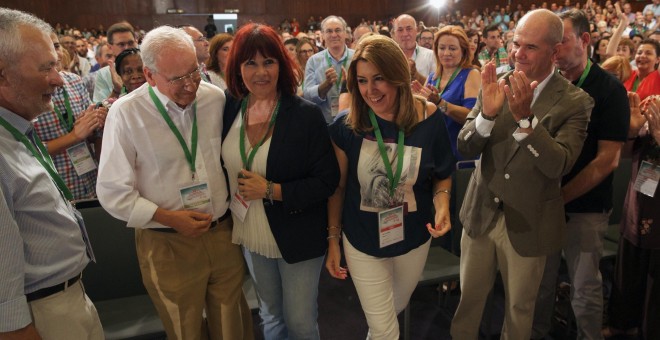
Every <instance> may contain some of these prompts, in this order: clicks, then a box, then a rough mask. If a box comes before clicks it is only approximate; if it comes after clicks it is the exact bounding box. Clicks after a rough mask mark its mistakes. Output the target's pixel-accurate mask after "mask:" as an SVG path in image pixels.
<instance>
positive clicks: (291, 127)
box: [222, 24, 339, 339]
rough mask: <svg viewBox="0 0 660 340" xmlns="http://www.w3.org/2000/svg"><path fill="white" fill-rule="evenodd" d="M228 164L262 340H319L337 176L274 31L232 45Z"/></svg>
mask: <svg viewBox="0 0 660 340" xmlns="http://www.w3.org/2000/svg"><path fill="white" fill-rule="evenodd" d="M226 71H227V74H226V80H227V90H228V95H227V102H226V105H225V111H224V118H223V145H222V159H223V160H224V165H225V167H226V169H227V174H228V178H229V186H230V192H231V194H232V202H231V209H232V216H233V218H234V229H233V234H232V242H234V243H236V244H240V245H241V246H242V248H243V254H244V256H245V260H246V262H247V265H248V268H249V270H250V275H251V276H252V279H253V280H254V283H255V286H256V290H257V296H258V297H259V315H260V316H261V319H262V327H263V332H264V338H265V339H319V338H320V337H319V331H318V324H317V316H318V306H317V295H318V283H319V275H320V272H321V267H322V265H323V257H324V256H325V252H326V249H327V240H326V238H327V236H328V231H327V230H326V229H327V216H328V215H327V199H328V197H329V196H330V195H332V193H333V192H334V191H335V188H336V187H337V183H338V182H339V168H338V165H337V159H336V158H335V154H334V152H332V144H331V143H330V138H329V135H328V130H327V126H326V123H325V119H324V118H323V114H322V113H321V110H320V109H319V108H318V107H317V106H315V105H314V104H312V103H310V102H308V101H306V100H304V99H302V98H300V97H298V96H296V95H295V94H296V88H297V86H298V83H299V82H300V78H301V76H302V72H301V70H300V67H299V66H298V64H297V63H296V62H295V61H294V60H293V59H292V58H291V57H290V55H289V54H288V53H287V50H286V48H285V47H284V45H283V44H282V41H281V39H280V38H279V36H278V35H277V33H276V32H275V31H274V30H273V29H272V28H270V27H268V26H265V25H260V24H249V25H246V26H244V27H243V28H241V29H240V30H239V31H238V32H237V33H236V36H235V37H234V44H233V46H232V49H231V51H230V55H229V60H228V63H227V67H226Z"/></svg>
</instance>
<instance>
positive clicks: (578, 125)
mask: <svg viewBox="0 0 660 340" xmlns="http://www.w3.org/2000/svg"><path fill="white" fill-rule="evenodd" d="M562 35H563V25H562V21H561V20H560V19H559V18H558V17H557V16H556V15H555V14H554V13H552V12H550V11H547V10H536V11H532V12H529V13H528V14H527V15H525V16H524V17H523V18H522V19H521V20H520V21H519V23H518V25H517V27H516V33H515V35H514V38H513V40H514V47H513V51H512V52H513V53H514V54H515V58H516V63H515V70H514V71H512V72H509V73H507V74H505V75H504V76H503V77H502V78H500V79H497V76H496V73H495V64H494V63H492V62H490V63H488V64H486V65H485V67H484V70H483V72H482V91H481V94H480V95H479V98H478V100H477V104H476V105H475V106H474V109H473V110H472V112H470V114H469V115H468V117H467V121H466V123H465V126H464V127H463V129H462V130H461V132H460V133H459V136H458V150H459V152H460V153H461V154H462V155H463V156H465V157H467V158H476V157H478V156H481V160H480V161H479V164H478V166H477V169H476V170H475V172H474V174H473V176H472V179H471V180H470V184H469V186H468V189H467V193H466V196H465V201H464V203H463V207H462V208H461V212H460V218H461V222H462V223H463V225H464V228H465V229H464V234H463V238H462V240H461V252H462V256H461V269H460V270H461V290H462V295H461V301H460V303H459V305H458V309H457V310H456V315H455V316H454V320H453V322H452V327H451V334H452V336H453V337H454V338H455V339H477V336H478V331H479V323H480V321H481V316H482V312H483V307H484V304H485V301H486V298H487V296H488V293H489V291H490V286H491V285H492V283H493V282H494V280H495V275H496V273H497V270H498V268H499V270H500V272H501V274H502V278H503V280H504V286H505V290H506V303H505V306H506V307H505V320H504V328H503V330H502V339H529V338H530V335H531V325H532V316H533V312H534V302H535V299H536V294H537V291H538V288H539V284H540V281H541V277H542V276H543V267H544V265H545V256H546V255H547V254H550V253H553V252H556V251H557V250H558V249H559V248H560V246H561V240H562V235H563V233H564V229H565V228H566V222H565V219H564V202H563V200H562V197H561V191H560V185H561V178H562V176H563V175H565V174H566V173H568V171H569V170H570V169H571V167H572V166H573V163H575V160H576V159H577V157H578V155H579V153H580V150H581V148H582V143H583V142H584V139H585V137H586V129H587V124H588V122H589V115H590V113H591V109H592V108H593V105H594V104H593V100H592V99H591V98H590V97H589V96H588V95H587V94H586V93H584V92H583V91H581V90H580V89H578V88H577V87H575V86H573V85H572V84H570V83H569V82H568V81H566V79H564V78H563V77H561V76H560V75H558V74H555V73H554V72H553V70H554V68H553V58H554V57H555V55H556V53H557V51H558V47H559V44H560V43H561V41H562ZM484 283H486V285H484Z"/></svg>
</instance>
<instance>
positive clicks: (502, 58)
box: [479, 47, 509, 67]
mask: <svg viewBox="0 0 660 340" xmlns="http://www.w3.org/2000/svg"><path fill="white" fill-rule="evenodd" d="M491 59H493V56H492V55H490V53H489V52H488V48H485V47H484V49H483V50H482V51H481V53H479V62H480V63H481V66H484V65H486V63H487V62H489V61H490V60H491ZM508 63H509V57H508V55H507V54H506V49H505V48H504V47H500V48H499V49H497V53H496V57H495V67H500V66H501V65H507V64H508Z"/></svg>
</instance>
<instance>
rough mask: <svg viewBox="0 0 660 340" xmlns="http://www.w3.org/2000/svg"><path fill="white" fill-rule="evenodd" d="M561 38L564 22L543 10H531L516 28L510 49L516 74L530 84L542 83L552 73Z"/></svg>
mask: <svg viewBox="0 0 660 340" xmlns="http://www.w3.org/2000/svg"><path fill="white" fill-rule="evenodd" d="M563 35H564V24H563V22H562V21H561V19H559V16H557V15H556V14H554V13H552V12H550V11H548V10H546V9H538V10H534V11H531V12H529V13H528V14H526V15H525V16H524V17H522V18H521V19H520V22H518V25H517V26H516V32H515V33H514V35H513V48H512V49H511V53H512V54H513V57H514V58H515V67H516V71H522V72H524V73H525V75H526V76H527V78H528V79H529V80H530V81H538V82H541V81H543V80H544V79H545V78H546V77H547V76H548V75H550V74H551V73H552V71H553V69H554V60H555V58H556V56H557V53H558V51H559V46H560V44H561V41H562V38H563Z"/></svg>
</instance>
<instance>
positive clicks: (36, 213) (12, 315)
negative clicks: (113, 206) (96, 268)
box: [0, 107, 89, 332]
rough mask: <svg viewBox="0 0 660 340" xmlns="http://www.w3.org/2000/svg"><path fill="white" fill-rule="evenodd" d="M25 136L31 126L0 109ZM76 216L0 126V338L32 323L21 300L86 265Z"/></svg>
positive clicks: (25, 150) (28, 154)
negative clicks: (0, 333) (1, 333)
mask: <svg viewBox="0 0 660 340" xmlns="http://www.w3.org/2000/svg"><path fill="white" fill-rule="evenodd" d="M0 117H2V118H3V119H5V120H6V121H7V122H9V124H11V125H12V126H14V127H15V128H16V129H17V130H18V131H20V132H23V133H26V134H27V133H28V131H30V130H31V129H32V126H31V124H30V122H28V121H27V120H25V119H23V118H21V117H20V116H18V115H16V114H14V113H12V112H10V111H8V110H7V109H5V108H3V107H0ZM75 214H77V211H75V208H73V207H72V206H71V204H69V203H68V202H67V201H65V200H64V199H63V197H62V195H61V194H60V191H59V189H58V188H57V186H56V185H55V184H54V182H53V181H52V180H51V177H50V175H49V174H48V172H46V169H44V168H43V167H42V166H41V164H40V163H39V162H38V161H37V159H36V158H35V157H34V156H33V155H32V153H31V152H30V151H29V150H28V148H27V147H25V145H23V143H21V142H20V141H17V140H16V139H15V138H14V136H12V134H11V133H10V132H9V131H7V129H5V128H4V127H2V126H0V332H8V331H13V330H17V329H20V328H23V327H25V326H27V325H28V324H29V323H30V322H32V318H31V316H30V309H29V307H28V304H27V299H26V297H25V294H27V293H32V292H34V291H37V290H39V289H42V288H46V287H51V286H54V285H56V284H60V283H62V282H64V281H66V280H68V279H70V278H72V277H74V276H76V275H77V274H79V273H80V272H81V271H82V270H83V269H84V268H85V266H86V265H87V263H88V262H89V257H88V256H87V254H86V251H85V249H86V248H85V242H84V241H83V238H82V233H81V228H83V226H81V225H79V224H78V223H77V220H76V215H75Z"/></svg>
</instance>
